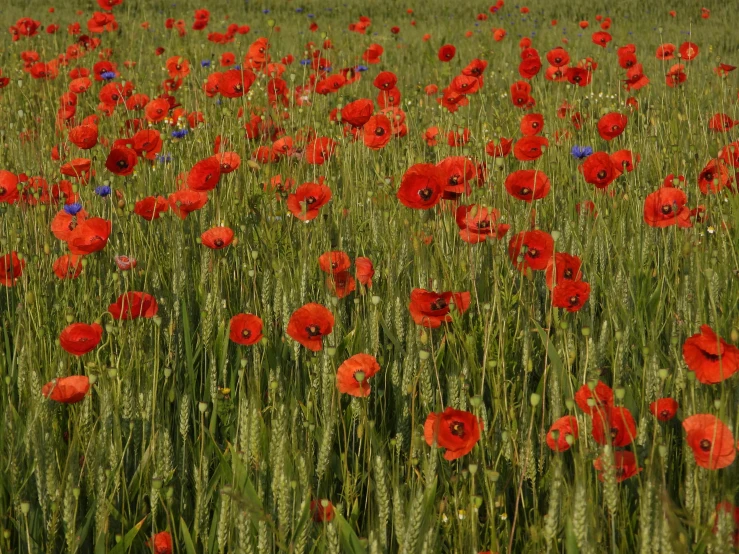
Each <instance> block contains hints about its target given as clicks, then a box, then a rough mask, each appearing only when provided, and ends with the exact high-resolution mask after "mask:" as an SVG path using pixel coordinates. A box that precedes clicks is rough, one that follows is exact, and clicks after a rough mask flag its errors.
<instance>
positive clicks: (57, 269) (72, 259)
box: [51, 254, 82, 279]
mask: <svg viewBox="0 0 739 554" xmlns="http://www.w3.org/2000/svg"><path fill="white" fill-rule="evenodd" d="M51 269H52V270H53V271H54V275H56V276H57V277H59V279H76V278H77V277H79V276H80V274H81V273H82V257H81V256H76V255H75V254H65V255H64V256H60V257H58V258H57V259H56V260H55V261H54V264H53V265H52V266H51Z"/></svg>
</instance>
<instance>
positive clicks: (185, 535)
mask: <svg viewBox="0 0 739 554" xmlns="http://www.w3.org/2000/svg"><path fill="white" fill-rule="evenodd" d="M180 535H181V536H182V542H183V543H185V552H187V554H195V545H194V544H193V542H192V536H191V535H190V530H189V529H188V528H187V523H185V520H184V519H182V517H180Z"/></svg>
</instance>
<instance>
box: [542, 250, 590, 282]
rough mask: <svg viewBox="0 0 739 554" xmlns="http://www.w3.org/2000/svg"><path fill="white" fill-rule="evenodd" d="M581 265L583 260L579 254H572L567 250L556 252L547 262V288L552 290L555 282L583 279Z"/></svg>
mask: <svg viewBox="0 0 739 554" xmlns="http://www.w3.org/2000/svg"><path fill="white" fill-rule="evenodd" d="M581 265H582V261H581V260H580V258H578V257H577V256H572V255H571V254H567V253H566V252H557V253H556V254H554V256H552V257H551V258H550V259H549V263H548V264H547V269H546V274H545V275H546V281H547V288H548V289H549V290H552V287H553V286H554V285H555V284H560V283H563V282H564V281H579V280H580V279H582V273H580V266H581ZM555 272H556V273H555Z"/></svg>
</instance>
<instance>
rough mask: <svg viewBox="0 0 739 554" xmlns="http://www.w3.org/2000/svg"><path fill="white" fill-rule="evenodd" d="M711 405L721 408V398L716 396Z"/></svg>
mask: <svg viewBox="0 0 739 554" xmlns="http://www.w3.org/2000/svg"><path fill="white" fill-rule="evenodd" d="M713 407H714V408H716V409H717V410H720V409H721V399H720V398H717V399H716V400H714V401H713Z"/></svg>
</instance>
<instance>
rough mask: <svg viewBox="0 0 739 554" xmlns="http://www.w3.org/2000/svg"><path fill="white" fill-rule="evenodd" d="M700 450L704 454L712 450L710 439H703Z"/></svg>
mask: <svg viewBox="0 0 739 554" xmlns="http://www.w3.org/2000/svg"><path fill="white" fill-rule="evenodd" d="M700 448H701V450H703V452H708V451H709V450H711V441H709V440H708V439H703V440H702V441H701V442H700Z"/></svg>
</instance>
